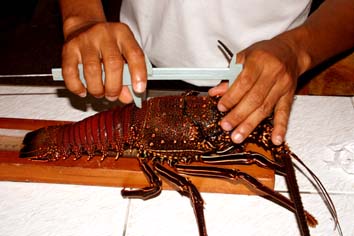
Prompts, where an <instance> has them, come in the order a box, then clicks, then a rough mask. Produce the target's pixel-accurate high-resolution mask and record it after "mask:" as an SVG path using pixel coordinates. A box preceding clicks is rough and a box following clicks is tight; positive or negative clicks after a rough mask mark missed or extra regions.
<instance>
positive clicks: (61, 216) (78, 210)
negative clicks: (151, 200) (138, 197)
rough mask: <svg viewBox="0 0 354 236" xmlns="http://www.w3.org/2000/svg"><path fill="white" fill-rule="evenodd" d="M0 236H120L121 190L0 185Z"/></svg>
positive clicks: (123, 210) (123, 216)
mask: <svg viewBox="0 0 354 236" xmlns="http://www.w3.org/2000/svg"><path fill="white" fill-rule="evenodd" d="M0 189H1V191H0V219H1V220H0V235H3V236H18V235H22V236H27V235H36V236H49V235H55V236H69V235H106V236H115V235H122V233H123V230H124V223H125V219H126V211H127V209H128V201H127V200H125V199H122V197H121V196H120V188H108V187H92V186H75V185H63V184H39V183H38V184H36V183H15V182H0Z"/></svg>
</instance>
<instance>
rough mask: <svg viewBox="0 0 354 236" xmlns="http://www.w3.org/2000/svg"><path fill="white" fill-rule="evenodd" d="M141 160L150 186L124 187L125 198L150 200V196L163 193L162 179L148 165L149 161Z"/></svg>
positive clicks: (140, 162) (141, 165)
mask: <svg viewBox="0 0 354 236" xmlns="http://www.w3.org/2000/svg"><path fill="white" fill-rule="evenodd" d="M138 160H139V164H140V168H141V169H142V171H143V172H144V174H145V176H146V178H147V180H148V181H149V184H150V186H147V187H145V188H140V189H132V190H127V189H125V188H124V189H122V192H121V194H122V196H123V197H124V198H140V199H143V200H148V199H150V198H154V197H157V196H158V195H159V194H160V193H161V189H162V181H161V180H160V178H159V177H158V176H157V175H156V173H155V172H154V171H153V169H152V168H151V167H150V166H149V165H148V163H147V161H145V160H141V159H138Z"/></svg>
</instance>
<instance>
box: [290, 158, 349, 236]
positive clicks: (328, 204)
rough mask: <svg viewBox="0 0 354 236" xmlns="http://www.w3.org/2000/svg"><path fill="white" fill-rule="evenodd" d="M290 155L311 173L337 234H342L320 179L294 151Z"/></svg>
mask: <svg viewBox="0 0 354 236" xmlns="http://www.w3.org/2000/svg"><path fill="white" fill-rule="evenodd" d="M291 156H292V157H293V158H294V159H295V160H296V161H297V162H298V163H300V164H301V165H302V166H303V167H304V168H305V169H306V171H307V172H308V173H309V174H310V175H311V177H312V179H313V180H314V181H315V183H316V185H315V186H316V188H317V189H318V190H319V192H321V193H322V194H321V195H322V197H323V198H324V199H323V200H324V201H325V203H326V205H327V207H328V210H329V212H330V214H331V216H332V218H333V220H334V222H335V227H334V228H335V229H337V230H338V233H339V235H341V236H343V231H342V228H341V226H340V223H339V219H338V214H337V210H336V207H335V205H334V203H333V201H332V199H331V197H330V195H329V193H328V192H327V190H326V188H325V187H324V185H323V184H322V182H321V181H320V179H319V178H318V177H317V176H316V175H315V173H314V172H313V171H312V170H311V169H310V168H308V167H307V165H306V164H305V163H304V162H303V161H302V160H301V159H300V158H299V157H298V156H297V155H295V153H291Z"/></svg>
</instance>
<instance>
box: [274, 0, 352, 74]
mask: <svg viewBox="0 0 354 236" xmlns="http://www.w3.org/2000/svg"><path fill="white" fill-rule="evenodd" d="M353 13H354V1H353V0H327V1H324V3H323V4H322V5H321V6H320V7H319V9H317V10H316V11H315V12H314V13H313V14H312V15H311V16H310V17H309V18H308V19H307V20H306V22H305V23H304V24H303V25H301V26H299V27H297V28H295V29H293V30H291V31H288V32H285V33H284V34H281V35H279V36H278V37H277V38H279V39H283V40H285V41H287V42H289V44H290V45H292V47H293V50H296V51H297V53H298V55H299V58H298V60H299V62H298V64H299V72H300V74H301V73H303V72H305V71H307V70H309V69H311V68H313V67H314V66H316V65H318V64H320V63H321V62H323V61H324V60H326V59H328V58H330V57H332V56H334V55H336V54H338V53H341V52H343V51H345V50H348V49H350V48H352V47H354V24H353V22H354V14H353Z"/></svg>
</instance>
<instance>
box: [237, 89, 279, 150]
mask: <svg viewBox="0 0 354 236" xmlns="http://www.w3.org/2000/svg"><path fill="white" fill-rule="evenodd" d="M282 95H283V87H282V84H281V83H278V84H276V85H275V86H274V87H273V88H272V89H271V91H270V92H269V94H268V95H267V97H266V98H265V99H264V101H263V103H262V104H261V105H260V106H259V107H258V108H257V109H256V110H254V111H253V112H252V113H251V114H250V115H249V116H248V117H247V118H246V119H245V120H244V121H242V122H241V123H240V124H239V125H238V126H237V128H236V129H235V130H234V131H233V132H232V134H231V139H232V140H233V142H235V143H241V142H243V141H244V140H245V139H246V138H247V137H248V136H249V135H250V133H251V132H252V131H253V130H254V129H255V128H256V127H257V126H258V125H259V123H261V121H262V120H264V119H265V118H266V117H268V116H269V115H270V114H271V113H272V111H273V108H274V106H275V104H276V103H277V102H278V100H279V99H280V97H281V96H282Z"/></svg>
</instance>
